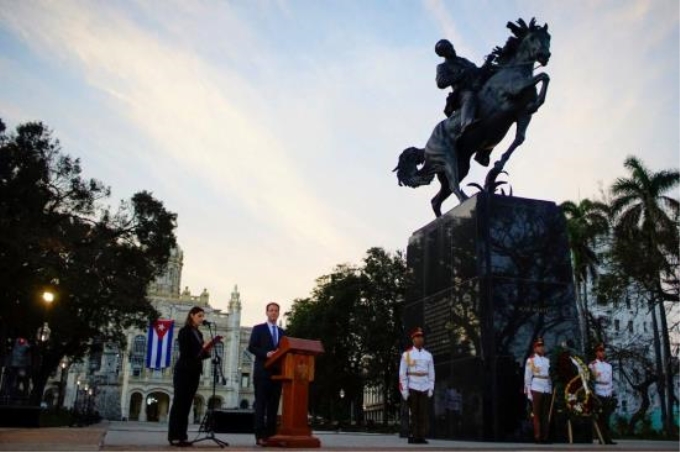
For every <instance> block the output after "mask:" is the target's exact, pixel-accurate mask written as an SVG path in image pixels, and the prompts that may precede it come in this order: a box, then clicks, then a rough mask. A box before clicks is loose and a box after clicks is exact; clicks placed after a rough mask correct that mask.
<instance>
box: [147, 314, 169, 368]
mask: <svg viewBox="0 0 680 452" xmlns="http://www.w3.org/2000/svg"><path fill="white" fill-rule="evenodd" d="M174 325H175V321H174V320H156V322H154V323H152V324H151V325H149V335H148V341H147V347H146V367H147V368H149V369H163V368H166V367H170V358H171V357H172V330H173V327H174Z"/></svg>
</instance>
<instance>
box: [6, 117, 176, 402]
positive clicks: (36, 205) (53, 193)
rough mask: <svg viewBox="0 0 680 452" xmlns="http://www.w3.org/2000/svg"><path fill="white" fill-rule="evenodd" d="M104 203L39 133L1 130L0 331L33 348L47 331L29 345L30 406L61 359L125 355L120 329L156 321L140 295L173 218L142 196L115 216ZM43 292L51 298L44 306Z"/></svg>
mask: <svg viewBox="0 0 680 452" xmlns="http://www.w3.org/2000/svg"><path fill="white" fill-rule="evenodd" d="M109 196H110V190H109V188H108V187H106V186H104V185H103V184H102V183H101V182H99V181H97V180H95V179H89V180H85V179H84V178H83V177H82V169H81V166H80V160H79V159H74V158H72V157H69V156H68V155H64V154H62V152H61V149H60V145H59V142H58V141H57V140H55V139H53V138H52V134H51V132H50V131H49V130H48V129H47V127H45V125H44V124H42V123H27V124H22V125H20V126H18V127H17V129H16V132H15V133H12V134H6V133H4V132H3V131H1V130H0V326H1V327H2V328H1V329H2V330H4V331H5V334H6V336H7V338H8V339H11V338H15V337H25V338H28V339H29V340H31V341H34V338H36V332H38V331H39V330H40V328H41V327H42V325H43V322H45V321H46V322H48V324H49V329H50V331H51V335H50V337H49V340H47V341H46V342H35V341H34V343H35V345H34V347H33V348H34V356H35V357H38V358H39V359H38V360H36V361H35V363H36V364H35V368H34V369H33V388H32V392H31V397H32V400H33V402H34V403H38V402H39V401H40V399H41V397H42V392H43V389H44V386H45V383H46V381H47V378H48V376H49V375H50V373H52V372H53V371H54V370H55V369H56V368H57V366H58V364H59V362H60V360H61V359H62V358H63V357H64V356H69V357H70V358H71V359H78V358H81V357H82V356H84V355H85V354H87V353H88V352H89V351H90V350H91V348H92V347H93V346H94V344H95V343H98V344H101V343H103V342H117V343H119V344H121V345H123V343H124V329H125V328H128V327H131V326H137V327H145V326H146V324H147V322H148V321H149V320H150V319H153V318H155V317H157V316H158V313H157V311H156V310H155V309H154V308H153V307H152V306H151V304H150V303H149V301H148V300H147V298H146V289H147V286H148V284H149V282H150V281H151V280H152V279H153V278H154V277H155V276H156V275H158V274H160V272H161V271H162V270H163V269H164V267H165V265H166V263H167V260H168V257H169V254H170V250H171V248H172V247H174V246H175V245H176V240H175V235H174V229H175V222H176V215H175V214H174V213H171V212H168V211H167V210H166V209H165V208H164V207H163V204H162V203H161V202H160V201H158V200H156V199H155V198H154V197H153V196H152V195H151V194H150V193H148V192H139V193H137V194H135V195H134V196H133V197H132V198H131V199H130V200H129V201H125V202H121V204H120V206H119V207H118V208H117V209H116V210H115V211H114V210H112V209H111V208H110V207H109V206H108V205H106V204H105V203H104V200H106V199H107V198H108V197H109ZM44 290H50V291H52V292H54V294H55V295H56V298H55V300H54V302H53V303H51V305H49V306H48V305H46V304H45V303H44V302H43V300H42V299H41V294H42V292H43V291H44ZM5 345H6V344H3V347H4V346H5Z"/></svg>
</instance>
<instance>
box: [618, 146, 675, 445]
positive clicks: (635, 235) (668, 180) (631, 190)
mask: <svg viewBox="0 0 680 452" xmlns="http://www.w3.org/2000/svg"><path fill="white" fill-rule="evenodd" d="M624 166H625V168H626V169H628V170H629V171H630V175H629V177H627V178H626V177H621V178H618V179H617V180H616V182H614V185H613V186H612V195H613V196H614V199H613V201H612V205H611V209H612V214H613V216H614V218H615V219H616V220H615V222H616V226H615V234H614V240H615V241H616V242H619V243H622V244H623V245H624V246H625V244H626V242H628V243H631V241H632V242H633V243H635V242H637V243H638V244H640V243H642V244H644V246H645V251H646V252H645V253H644V254H642V255H641V256H639V260H640V261H642V262H643V265H640V263H639V262H638V263H636V264H635V267H636V270H637V271H636V272H634V274H632V275H631V276H632V277H634V278H636V279H638V280H639V282H641V283H642V284H643V286H645V287H646V288H647V290H648V291H649V293H650V310H651V313H652V324H653V326H654V328H655V330H656V331H655V333H656V334H655V351H656V355H657V366H658V367H659V369H658V371H659V375H660V376H661V375H664V376H665V377H666V378H660V380H659V383H660V384H659V385H658V387H657V389H658V391H659V396H660V398H661V400H662V403H661V415H662V418H663V423H664V430H665V431H666V433H667V434H670V433H671V432H672V429H673V419H672V417H673V414H672V413H673V399H674V397H673V378H672V373H671V372H670V370H671V369H670V360H671V354H670V340H669V332H668V323H667V320H666V310H665V304H664V301H678V295H677V293H675V294H673V293H670V292H668V291H666V290H665V287H664V281H667V280H671V279H673V277H674V273H675V272H676V271H677V269H676V268H675V266H674V264H673V262H677V254H678V213H679V211H680V204H679V203H678V200H677V199H675V198H672V197H670V196H667V195H666V193H668V192H669V191H671V190H673V189H674V188H675V187H676V186H678V184H679V183H680V173H679V172H678V170H664V171H660V172H656V173H655V172H652V171H650V170H649V169H647V168H646V167H645V165H644V164H643V163H642V162H641V161H640V160H639V159H638V158H636V157H628V158H627V159H626V161H625V162H624ZM641 268H644V269H645V270H643V271H640V269H641ZM655 311H658V318H659V320H660V323H661V325H660V330H661V331H659V325H657V321H656V318H657V317H656V316H657V314H656V313H655ZM659 337H661V339H662V340H663V354H662V353H661V350H660V346H659ZM664 387H665V388H667V389H668V391H667V394H664V393H666V391H665V388H664ZM664 395H666V397H664Z"/></svg>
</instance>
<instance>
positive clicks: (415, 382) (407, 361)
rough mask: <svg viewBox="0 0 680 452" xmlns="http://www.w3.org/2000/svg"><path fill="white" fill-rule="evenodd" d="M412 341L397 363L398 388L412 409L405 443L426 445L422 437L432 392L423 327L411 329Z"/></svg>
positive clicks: (431, 364)
mask: <svg viewBox="0 0 680 452" xmlns="http://www.w3.org/2000/svg"><path fill="white" fill-rule="evenodd" d="M411 340H412V341H413V347H411V348H409V349H408V350H406V351H405V352H404V353H403V354H402V355H401V362H400V363H399V391H400V392H401V396H402V397H403V398H404V400H406V401H408V405H409V409H410V410H411V416H410V419H411V432H410V433H411V434H410V436H409V438H408V442H409V443H410V444H427V440H426V439H425V436H426V435H427V432H428V429H429V422H428V416H429V412H430V407H429V405H430V398H431V397H432V394H433V393H434V361H433V360H432V355H431V354H430V352H428V351H427V350H425V349H424V348H423V344H424V342H425V339H424V337H423V330H422V328H416V329H414V330H413V331H412V332H411Z"/></svg>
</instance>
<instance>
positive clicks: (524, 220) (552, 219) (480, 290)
mask: <svg viewBox="0 0 680 452" xmlns="http://www.w3.org/2000/svg"><path fill="white" fill-rule="evenodd" d="M407 261H408V266H409V268H410V269H411V270H412V271H413V273H414V277H415V284H414V287H413V289H412V291H411V292H410V293H409V294H408V295H407V301H406V304H405V306H404V326H405V327H406V328H407V330H408V329H410V328H412V327H415V326H419V325H422V326H423V328H424V330H425V334H426V348H428V350H430V352H432V354H433V355H434V360H435V370H436V374H437V383H436V388H435V395H434V397H433V398H434V403H433V413H432V417H431V425H432V436H433V437H437V438H455V439H477V440H490V441H524V440H529V439H530V438H531V428H532V427H531V423H530V422H529V418H528V406H527V402H526V398H525V396H524V394H523V375H524V362H525V360H526V358H527V357H528V356H529V354H530V353H531V344H532V340H533V338H535V337H536V336H543V338H544V339H545V342H546V348H547V350H548V351H550V349H551V348H552V347H554V346H555V345H556V344H558V343H561V342H563V341H566V340H567V339H571V340H572V341H574V343H575V344H577V345H578V344H579V342H580V335H579V328H578V320H577V315H576V305H575V302H574V288H573V284H572V272H571V264H570V259H569V249H568V244H567V235H566V229H565V221H564V218H563V215H562V213H561V211H560V209H559V208H558V206H557V205H555V203H553V202H547V201H537V200H533V199H522V198H513V197H506V196H499V195H489V194H484V193H480V194H478V195H476V196H474V197H473V198H470V199H468V200H467V201H465V202H464V203H462V204H461V205H459V206H457V207H455V208H454V209H452V210H451V211H449V212H448V213H446V214H445V215H443V216H442V217H440V218H438V219H436V220H434V221H432V222H431V223H430V224H428V225H426V226H425V227H423V228H421V229H420V230H418V231H416V232H415V233H414V234H413V235H412V236H411V238H410V240H409V245H408V250H407Z"/></svg>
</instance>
